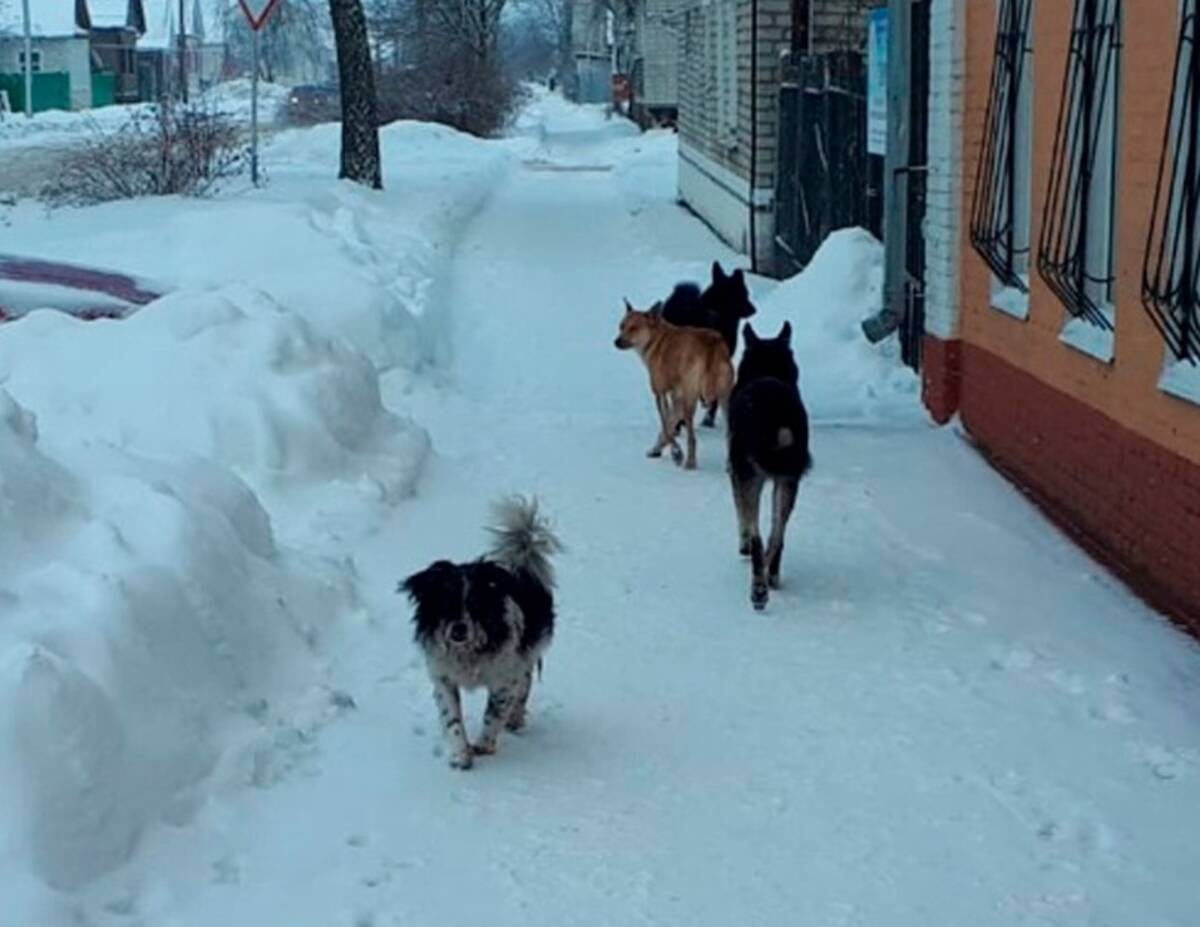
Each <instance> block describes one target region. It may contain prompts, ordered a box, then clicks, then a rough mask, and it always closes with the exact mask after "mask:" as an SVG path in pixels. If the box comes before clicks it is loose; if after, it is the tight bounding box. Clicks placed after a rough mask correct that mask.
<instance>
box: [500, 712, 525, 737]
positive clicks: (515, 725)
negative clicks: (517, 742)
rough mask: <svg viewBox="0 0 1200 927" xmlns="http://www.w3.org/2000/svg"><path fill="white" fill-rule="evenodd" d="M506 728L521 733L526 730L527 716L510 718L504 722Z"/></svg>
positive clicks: (514, 732)
mask: <svg viewBox="0 0 1200 927" xmlns="http://www.w3.org/2000/svg"><path fill="white" fill-rule="evenodd" d="M504 729H505V730H506V731H509V732H511V733H513V734H520V733H521V732H522V731H523V730H525V717H524V716H523V715H522V716H521V717H519V718H509V719H508V720H507V721H506V722H505V723H504Z"/></svg>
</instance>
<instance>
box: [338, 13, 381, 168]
mask: <svg viewBox="0 0 1200 927" xmlns="http://www.w3.org/2000/svg"><path fill="white" fill-rule="evenodd" d="M329 13H330V15H331V16H332V17H333V34H334V41H335V42H336V43H337V58H338V75H339V79H340V83H341V93H342V166H341V170H340V171H339V173H338V177H341V178H344V179H346V180H353V181H354V182H355V183H361V184H364V185H365V186H369V187H374V188H375V189H376V190H380V189H382V188H383V169H382V166H381V163H380V157H379V117H378V104H377V102H376V99H375V71H374V69H373V68H372V66H371V45H370V42H369V40H368V38H367V17H366V15H365V14H364V13H363V7H362V0H329Z"/></svg>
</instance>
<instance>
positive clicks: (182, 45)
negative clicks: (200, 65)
mask: <svg viewBox="0 0 1200 927" xmlns="http://www.w3.org/2000/svg"><path fill="white" fill-rule="evenodd" d="M25 2H26V3H28V2H29V0H25ZM179 92H180V93H181V94H182V95H183V102H184V103H186V102H187V101H188V82H187V20H186V19H184V18H183V0H179Z"/></svg>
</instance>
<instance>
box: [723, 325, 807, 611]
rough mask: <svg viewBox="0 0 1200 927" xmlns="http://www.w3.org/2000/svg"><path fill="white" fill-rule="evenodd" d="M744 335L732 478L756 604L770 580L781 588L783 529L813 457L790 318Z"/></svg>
mask: <svg viewBox="0 0 1200 927" xmlns="http://www.w3.org/2000/svg"><path fill="white" fill-rule="evenodd" d="M745 338H746V349H745V352H744V353H743V354H742V361H741V363H740V364H739V365H738V372H737V383H736V385H735V386H734V388H733V395H732V396H731V397H730V400H729V478H730V481H731V482H732V484H733V503H734V505H735V506H736V508H737V518H738V541H739V548H738V549H739V551H740V553H741V554H742V555H743V556H745V555H747V554H748V555H749V556H750V559H751V563H752V567H753V576H752V579H751V584H750V601H751V602H752V603H753V604H754V607H755V608H756V609H760V610H761V609H763V608H765V607H766V605H767V598H768V595H769V594H768V591H767V588H768V586H770V587H772V588H776V589H778V588H779V564H780V561H781V559H782V558H783V536H784V532H785V531H786V530H787V523H788V518H789V517H791V514H792V508H793V506H794V505H795V504H796V491H797V488H798V487H799V485H800V480H801V479H802V478H803V477H804V474H806V473H807V472H808V471H809V468H810V467H811V466H812V457H811V456H810V455H809V450H808V412H807V410H805V408H804V402H803V400H802V399H801V398H800V386H799V382H800V372H799V370H798V369H797V367H796V360H795V357H794V356H793V355H792V345H791V341H792V326H791V323H790V322H785V323H784V324H783V328H782V330H781V331H780V332H779V334H778V335H776V336H775V337H774V338H760V337H759V336H758V335H757V334H755V331H754V329H753V328H751V327H750V325H749V324H747V325H746V328H745ZM767 480H770V481H771V483H772V484H773V494H772V497H773V505H772V515H771V535H770V538H769V539H768V541H767V547H766V550H765V551H764V550H763V542H762V536H761V535H760V534H759V527H758V509H759V501H760V499H761V497H762V491H763V486H764V485H765V484H766V482H767Z"/></svg>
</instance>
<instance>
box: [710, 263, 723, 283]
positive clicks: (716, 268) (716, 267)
mask: <svg viewBox="0 0 1200 927" xmlns="http://www.w3.org/2000/svg"><path fill="white" fill-rule="evenodd" d="M712 279H713V283H720V282H721V281H722V280H724V279H725V268H723V267H722V266H721V262H720V261H713V266H712Z"/></svg>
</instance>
